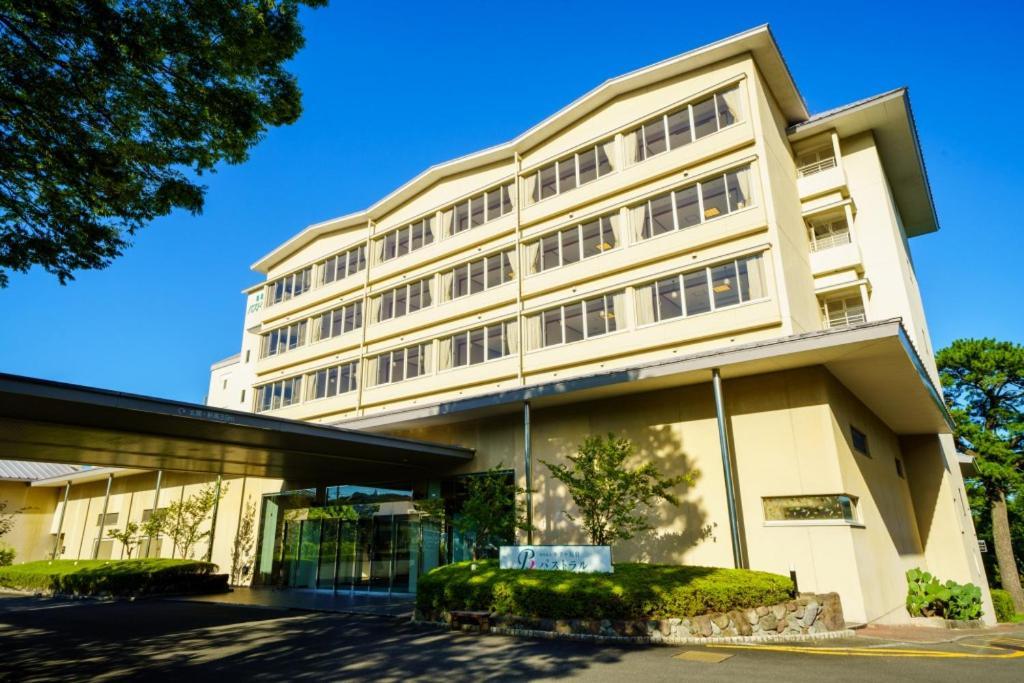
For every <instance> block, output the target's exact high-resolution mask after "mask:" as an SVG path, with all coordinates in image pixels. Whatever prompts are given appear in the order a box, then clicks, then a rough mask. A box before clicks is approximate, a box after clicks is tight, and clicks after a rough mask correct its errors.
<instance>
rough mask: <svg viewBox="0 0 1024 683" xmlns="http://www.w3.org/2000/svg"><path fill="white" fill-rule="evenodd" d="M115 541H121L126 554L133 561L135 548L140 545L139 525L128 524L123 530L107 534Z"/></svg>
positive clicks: (111, 531)
mask: <svg viewBox="0 0 1024 683" xmlns="http://www.w3.org/2000/svg"><path fill="white" fill-rule="evenodd" d="M107 535H108V536H110V537H111V538H112V539H114V540H115V541H120V542H121V545H123V546H124V553H125V555H127V556H128V559H129V560H130V559H132V551H134V550H135V546H136V545H138V543H139V525H138V524H137V523H135V522H128V523H127V524H125V525H124V528H123V529H111V530H110V531H108V532H107Z"/></svg>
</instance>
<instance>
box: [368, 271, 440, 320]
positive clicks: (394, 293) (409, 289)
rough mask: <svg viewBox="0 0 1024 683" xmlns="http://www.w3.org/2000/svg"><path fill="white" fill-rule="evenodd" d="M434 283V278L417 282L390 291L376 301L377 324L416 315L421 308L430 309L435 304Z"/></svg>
mask: <svg viewBox="0 0 1024 683" xmlns="http://www.w3.org/2000/svg"><path fill="white" fill-rule="evenodd" d="M433 281H434V278H433V277H427V278H423V279H422V280H416V281H415V282H410V283H409V284H407V285H402V286H401V287H396V288H395V289H392V290H388V291H386V292H384V293H383V294H381V295H380V296H379V297H377V298H376V299H374V304H375V305H376V306H377V307H378V309H379V310H378V312H377V322H384V321H385V320H391V319H392V318H401V317H402V316H403V315H408V314H409V313H415V312H416V311H418V310H420V309H421V308H427V307H429V306H430V305H431V304H432V303H433V295H432V294H431V287H432V285H433Z"/></svg>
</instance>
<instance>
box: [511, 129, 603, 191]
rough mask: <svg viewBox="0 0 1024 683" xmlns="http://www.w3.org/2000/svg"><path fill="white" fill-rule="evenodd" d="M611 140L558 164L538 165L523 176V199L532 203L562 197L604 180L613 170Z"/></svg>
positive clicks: (570, 156)
mask: <svg viewBox="0 0 1024 683" xmlns="http://www.w3.org/2000/svg"><path fill="white" fill-rule="evenodd" d="M614 144H615V139H614V138H609V139H607V140H602V141H601V142H599V143H597V144H596V145H594V146H593V147H587V148H586V149H582V150H580V151H579V152H576V153H575V154H571V155H569V156H567V157H565V158H563V159H559V160H558V161H553V162H551V163H549V164H545V165H544V166H541V167H540V168H539V169H537V170H536V171H533V172H531V173H529V174H528V175H526V176H525V179H526V196H527V197H528V198H529V200H530V202H531V203H536V202H539V201H540V200H542V199H547V198H548V197H554V196H555V195H556V194H562V193H563V192H568V191H569V190H572V189H575V188H577V187H579V186H581V185H586V184H587V183H589V182H591V181H593V180H597V179H598V178H603V177H604V176H606V175H608V174H609V173H611V172H612V171H614V170H615V167H614V164H613V162H612V157H613V152H612V150H613V147H614Z"/></svg>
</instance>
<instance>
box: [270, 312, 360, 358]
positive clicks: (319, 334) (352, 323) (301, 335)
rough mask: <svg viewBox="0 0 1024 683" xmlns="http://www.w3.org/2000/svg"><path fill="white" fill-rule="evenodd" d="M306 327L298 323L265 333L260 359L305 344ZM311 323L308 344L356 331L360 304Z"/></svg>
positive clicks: (321, 317) (307, 321)
mask: <svg viewBox="0 0 1024 683" xmlns="http://www.w3.org/2000/svg"><path fill="white" fill-rule="evenodd" d="M308 323H309V320H300V321H298V322H295V323H292V324H291V325H286V326H285V327H279V328H277V329H275V330H271V331H270V332H267V333H265V334H264V335H263V342H262V346H261V354H260V357H261V358H267V357H270V356H277V355H280V354H282V353H284V352H286V351H291V350H292V349H295V348H298V347H300V346H303V345H304V344H306V343H307V342H308V341H310V340H309V338H308V337H307V336H306V333H307V327H308ZM312 323H313V325H312V328H313V329H312V332H313V339H312V341H314V342H316V341H321V340H324V339H331V338H332V337H337V336H339V335H342V334H345V333H346V332H351V331H353V330H357V329H359V328H360V327H362V326H363V302H362V301H354V302H352V303H350V304H345V305H344V306H338V307H337V308H334V309H332V310H330V311H327V312H325V313H321V314H320V315H318V316H315V317H314V318H312Z"/></svg>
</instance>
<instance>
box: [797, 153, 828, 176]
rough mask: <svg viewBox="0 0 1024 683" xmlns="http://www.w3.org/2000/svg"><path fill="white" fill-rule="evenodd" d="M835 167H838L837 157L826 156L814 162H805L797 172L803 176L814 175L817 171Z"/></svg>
mask: <svg viewBox="0 0 1024 683" xmlns="http://www.w3.org/2000/svg"><path fill="white" fill-rule="evenodd" d="M835 167H836V158H835V157H825V158H824V159H821V160H819V161H815V162H814V163H812V164H804V165H803V166H799V167H797V169H796V173H797V175H798V176H800V177H801V178H806V177H807V176H809V175H814V174H815V173H821V172H822V171H827V170H828V169H830V168H835Z"/></svg>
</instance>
